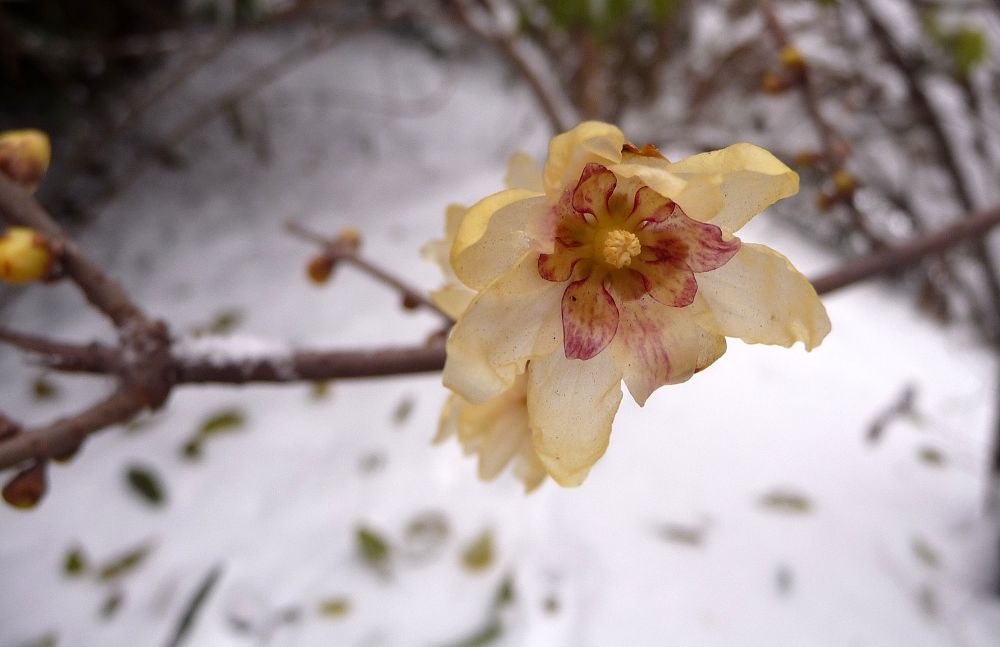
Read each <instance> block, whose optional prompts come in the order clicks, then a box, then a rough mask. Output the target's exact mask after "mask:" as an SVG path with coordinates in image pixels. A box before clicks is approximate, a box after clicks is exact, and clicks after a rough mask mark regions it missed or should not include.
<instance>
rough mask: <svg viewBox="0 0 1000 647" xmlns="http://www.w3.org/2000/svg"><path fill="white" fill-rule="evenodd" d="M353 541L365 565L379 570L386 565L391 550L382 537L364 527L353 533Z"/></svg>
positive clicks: (359, 527)
mask: <svg viewBox="0 0 1000 647" xmlns="http://www.w3.org/2000/svg"><path fill="white" fill-rule="evenodd" d="M354 540H355V544H356V545H357V548H358V554H359V555H360V556H361V559H362V560H363V561H364V562H365V563H366V564H368V565H369V566H372V567H375V568H379V569H384V568H385V567H386V566H387V565H388V562H389V557H390V556H391V554H392V548H391V547H390V546H389V542H388V541H386V540H385V539H384V538H383V537H382V535H380V534H379V533H377V532H376V531H374V530H372V529H371V528H368V527H366V526H358V528H357V530H355V532H354Z"/></svg>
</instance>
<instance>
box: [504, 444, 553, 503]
mask: <svg viewBox="0 0 1000 647" xmlns="http://www.w3.org/2000/svg"><path fill="white" fill-rule="evenodd" d="M513 471H514V476H516V477H517V478H518V479H519V480H520V481H521V482H522V483H524V491H525V493H526V494H528V493H531V492H533V491H534V490H535V489H536V488H537V487H538V486H539V485H541V484H542V482H543V481H544V480H545V477H546V476H548V472H546V471H545V465H543V464H542V461H541V459H540V458H538V454H537V453H536V452H535V447H534V444H533V443H532V439H531V436H530V435H529V436H528V437H527V438H525V439H524V441H523V443H522V444H521V449H520V450H519V452H518V455H517V459H516V462H515V463H514V470H513Z"/></svg>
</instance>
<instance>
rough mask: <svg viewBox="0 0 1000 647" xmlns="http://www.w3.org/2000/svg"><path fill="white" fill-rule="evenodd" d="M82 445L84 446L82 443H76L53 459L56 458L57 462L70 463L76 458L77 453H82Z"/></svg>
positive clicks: (53, 458)
mask: <svg viewBox="0 0 1000 647" xmlns="http://www.w3.org/2000/svg"><path fill="white" fill-rule="evenodd" d="M82 446H83V444H82V443H81V444H79V445H76V446H75V447H73V448H72V449H69V450H67V451H65V452H63V453H61V454H57V455H55V456H53V457H52V460H54V461H55V462H57V463H60V464H63V465H65V464H66V463H69V462H70V461H72V460H73V459H74V458H76V455H77V454H79V453H80V448H81V447H82Z"/></svg>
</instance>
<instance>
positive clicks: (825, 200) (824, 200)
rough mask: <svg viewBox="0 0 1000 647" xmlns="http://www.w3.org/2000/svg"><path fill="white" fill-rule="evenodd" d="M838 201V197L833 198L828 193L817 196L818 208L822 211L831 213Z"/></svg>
mask: <svg viewBox="0 0 1000 647" xmlns="http://www.w3.org/2000/svg"><path fill="white" fill-rule="evenodd" d="M836 201H837V198H836V196H831V195H830V194H829V193H827V192H826V191H820V192H819V193H818V194H816V208H817V209H819V210H820V211H829V210H830V208H831V207H832V206H833V205H834V203H835V202H836Z"/></svg>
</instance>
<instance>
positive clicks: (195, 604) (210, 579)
mask: <svg viewBox="0 0 1000 647" xmlns="http://www.w3.org/2000/svg"><path fill="white" fill-rule="evenodd" d="M221 575H222V567H221V566H215V567H213V568H212V570H210V571H209V572H208V573H207V574H206V575H205V577H204V579H202V581H201V584H199V585H198V588H197V589H195V591H194V595H192V596H191V599H190V600H189V601H188V603H187V606H185V607H184V612H183V613H182V614H181V617H180V620H179V621H178V623H177V627H176V628H175V629H174V634H173V637H172V638H171V639H170V642H169V643H167V647H178V646H179V645H180V644H181V643H183V642H184V638H185V637H186V636H187V634H188V633H190V631H191V628H192V627H194V621H195V620H196V619H197V617H198V613H199V612H200V611H201V608H202V606H204V604H205V601H206V600H208V598H209V596H210V595H211V594H212V590H213V589H214V588H215V583H216V582H218V581H219V577H220V576H221Z"/></svg>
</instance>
